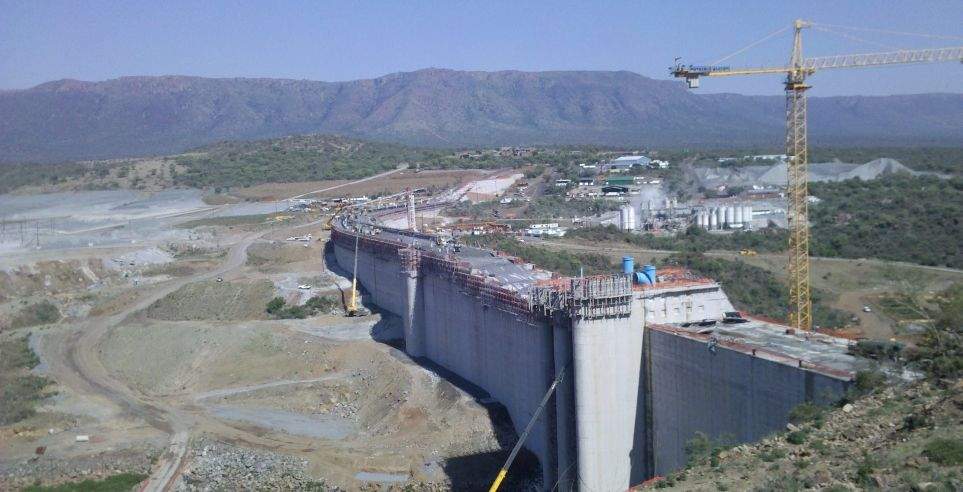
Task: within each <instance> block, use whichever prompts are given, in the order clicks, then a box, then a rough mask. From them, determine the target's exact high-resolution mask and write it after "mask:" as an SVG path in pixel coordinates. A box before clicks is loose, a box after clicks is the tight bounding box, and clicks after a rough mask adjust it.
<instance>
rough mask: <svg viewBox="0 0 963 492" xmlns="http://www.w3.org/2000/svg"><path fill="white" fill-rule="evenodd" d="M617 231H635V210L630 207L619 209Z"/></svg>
mask: <svg viewBox="0 0 963 492" xmlns="http://www.w3.org/2000/svg"><path fill="white" fill-rule="evenodd" d="M619 229H622V230H623V231H634V230H635V209H634V208H632V206H631V205H623V206H622V208H620V209H619Z"/></svg>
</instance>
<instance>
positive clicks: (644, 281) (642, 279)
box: [635, 272, 652, 285]
mask: <svg viewBox="0 0 963 492" xmlns="http://www.w3.org/2000/svg"><path fill="white" fill-rule="evenodd" d="M635 283H636V284H639V285H652V281H651V280H649V277H646V276H645V273H643V272H635Z"/></svg>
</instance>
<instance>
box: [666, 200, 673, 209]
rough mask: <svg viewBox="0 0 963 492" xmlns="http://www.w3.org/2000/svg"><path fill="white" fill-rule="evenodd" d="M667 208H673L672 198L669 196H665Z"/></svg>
mask: <svg viewBox="0 0 963 492" xmlns="http://www.w3.org/2000/svg"><path fill="white" fill-rule="evenodd" d="M665 208H672V200H670V199H669V197H665Z"/></svg>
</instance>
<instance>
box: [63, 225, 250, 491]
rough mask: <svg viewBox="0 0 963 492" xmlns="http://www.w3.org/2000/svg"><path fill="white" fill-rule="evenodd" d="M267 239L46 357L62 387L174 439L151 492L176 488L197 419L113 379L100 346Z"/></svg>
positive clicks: (237, 263) (88, 326) (85, 326)
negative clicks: (114, 331) (134, 318)
mask: <svg viewBox="0 0 963 492" xmlns="http://www.w3.org/2000/svg"><path fill="white" fill-rule="evenodd" d="M265 234H267V232H258V233H252V234H249V235H247V236H244V237H242V238H241V240H240V241H238V242H237V243H236V244H234V245H233V246H232V247H231V248H230V250H229V252H228V254H227V257H226V258H225V260H224V262H223V263H222V264H221V265H220V266H219V267H217V268H216V269H214V270H211V271H208V272H203V273H199V274H196V275H192V276H189V277H184V278H180V279H177V280H173V281H170V282H167V283H164V284H161V285H159V286H153V287H151V288H150V289H144V291H143V293H142V294H141V295H140V296H139V297H138V298H137V300H136V301H135V302H133V303H131V304H130V305H128V306H127V307H125V308H124V309H123V310H121V311H120V312H118V313H116V314H114V315H112V316H108V317H94V318H90V319H88V320H86V321H85V322H83V323H81V324H79V325H77V326H76V327H74V329H73V331H72V332H71V333H70V334H69V335H68V336H67V337H66V339H65V340H64V341H63V343H60V344H58V345H57V346H56V348H55V349H54V350H52V351H50V352H47V353H46V354H45V356H46V357H45V358H46V359H48V364H49V366H50V373H51V375H52V376H53V377H54V379H56V380H57V381H58V382H60V383H61V384H63V385H66V386H68V387H70V388H72V389H73V390H74V391H76V392H78V393H79V394H81V395H84V396H85V397H88V398H91V399H93V400H95V401H98V402H101V403H104V404H106V405H108V406H111V407H115V408H116V409H117V412H118V413H119V414H121V415H125V416H131V417H138V418H141V419H143V420H144V421H145V422H147V424H148V425H150V426H151V427H154V428H156V429H158V430H160V431H162V432H164V433H167V434H169V435H171V444H170V447H169V449H168V451H167V452H165V453H163V455H162V456H161V457H160V460H159V462H158V463H157V468H156V471H155V473H154V474H153V475H152V476H151V477H150V479H149V481H148V483H147V486H146V488H145V490H150V491H154V490H167V489H169V488H170V486H171V485H172V484H173V483H174V481H175V480H176V478H177V475H178V470H179V469H180V467H181V462H182V460H183V457H184V456H185V454H186V452H187V443H188V440H189V436H190V434H189V429H191V428H192V427H193V423H194V418H193V416H192V415H191V414H190V413H188V412H185V411H183V410H179V409H177V408H175V407H172V406H170V405H167V404H165V403H163V402H160V401H157V400H155V399H153V398H149V397H147V396H145V395H143V394H140V393H138V392H136V391H134V390H133V389H131V388H130V387H128V386H127V385H125V384H123V383H122V382H120V381H117V380H116V379H114V378H113V377H111V375H110V374H109V372H108V371H107V370H106V368H105V367H104V365H103V364H102V363H101V361H100V358H99V356H98V344H99V342H100V340H101V339H102V337H103V336H104V335H105V334H106V333H107V332H108V331H109V330H110V329H111V328H113V327H115V326H117V325H119V324H121V323H122V322H123V321H124V320H125V319H126V318H127V317H128V316H130V315H132V314H133V313H136V312H138V311H140V310H142V309H145V308H146V307H148V306H150V305H151V304H153V303H154V302H155V301H157V300H159V299H161V298H163V297H164V296H166V295H168V294H170V293H172V292H174V291H175V290H177V289H179V288H181V287H183V286H184V285H186V284H188V283H191V282H197V281H201V280H206V279H211V278H214V277H218V276H223V275H226V274H227V273H228V272H230V271H232V270H234V269H237V268H239V267H241V266H242V265H244V263H245V262H246V261H247V248H248V246H250V245H251V243H253V242H254V241H255V240H257V239H258V238H259V237H260V236H263V235H265Z"/></svg>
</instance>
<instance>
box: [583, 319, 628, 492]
mask: <svg viewBox="0 0 963 492" xmlns="http://www.w3.org/2000/svg"><path fill="white" fill-rule="evenodd" d="M572 325H573V327H572V334H573V340H574V344H573V345H574V356H575V412H576V419H575V420H576V428H577V433H578V476H579V481H580V483H584V484H586V485H590V487H586V488H588V489H589V490H626V489H628V488H629V486H630V485H631V483H630V477H631V472H632V460H631V452H632V448H633V441H634V432H633V430H634V429H635V421H636V410H637V402H638V392H639V368H640V365H641V362H642V357H641V354H642V337H643V327H642V325H643V318H642V309H641V301H637V304H636V306H635V309H632V312H631V313H629V314H623V315H619V316H599V317H591V318H589V317H583V318H576V319H575V320H573V323H572Z"/></svg>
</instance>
